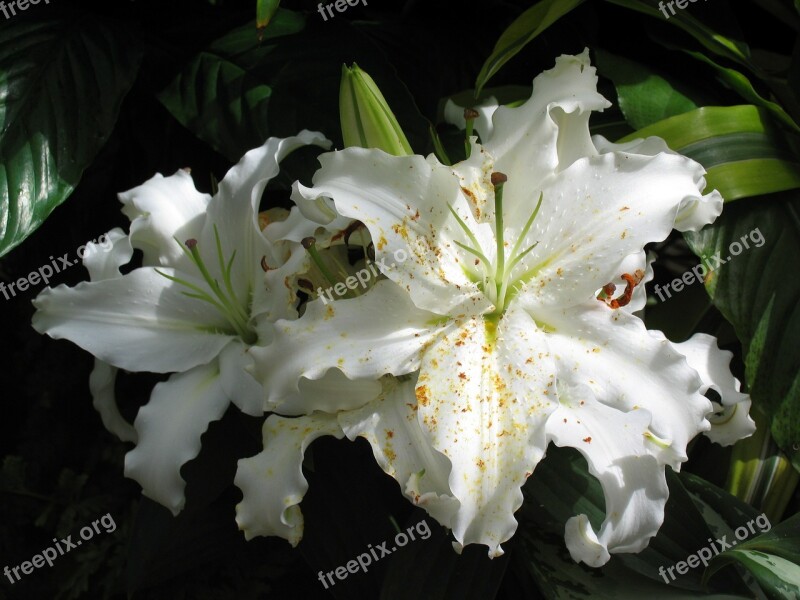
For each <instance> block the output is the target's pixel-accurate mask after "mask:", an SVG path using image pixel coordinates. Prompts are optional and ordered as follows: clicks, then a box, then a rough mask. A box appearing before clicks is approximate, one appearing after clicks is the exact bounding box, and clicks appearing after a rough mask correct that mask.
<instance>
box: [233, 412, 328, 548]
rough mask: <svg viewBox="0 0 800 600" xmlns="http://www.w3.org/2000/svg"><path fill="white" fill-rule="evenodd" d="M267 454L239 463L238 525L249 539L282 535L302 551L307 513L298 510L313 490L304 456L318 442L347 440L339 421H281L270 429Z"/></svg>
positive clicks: (277, 419) (267, 426)
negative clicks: (328, 438)
mask: <svg viewBox="0 0 800 600" xmlns="http://www.w3.org/2000/svg"><path fill="white" fill-rule="evenodd" d="M263 432H264V450H262V451H261V452H260V453H258V454H256V455H255V456H252V457H250V458H243V459H241V460H240V461H239V468H238V469H237V471H236V478H235V479H234V483H235V484H236V486H237V487H238V488H239V489H240V490H242V501H241V502H240V503H239V504H238V505H237V506H236V522H237V523H238V525H239V529H241V530H242V531H244V536H245V538H246V539H248V540H250V539H253V538H254V537H256V536H259V535H264V536H266V535H277V536H280V537H282V538H283V539H285V540H288V541H289V543H290V544H291V545H292V546H296V545H297V544H298V543H299V542H300V539H301V538H302V537H303V513H302V512H301V511H300V507H299V506H298V505H299V504H300V502H301V501H302V499H303V496H304V495H305V493H306V490H308V482H307V481H306V478H305V477H304V476H303V456H304V455H305V452H306V448H308V446H309V445H310V444H311V442H313V441H314V440H315V439H317V438H319V437H322V436H324V435H332V436H334V437H336V438H337V439H341V438H342V437H343V436H344V434H343V433H342V430H341V428H340V427H339V424H338V423H337V422H336V417H335V416H331V415H320V414H317V413H315V414H313V415H308V416H304V417H297V418H296V419H287V418H285V417H279V416H277V415H272V416H270V417H269V418H268V419H267V420H266V422H265V423H264V429H263Z"/></svg>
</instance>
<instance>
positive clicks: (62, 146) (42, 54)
mask: <svg viewBox="0 0 800 600" xmlns="http://www.w3.org/2000/svg"><path fill="white" fill-rule="evenodd" d="M140 60H141V53H140V51H139V50H138V48H137V45H136V43H135V42H134V41H133V40H131V39H130V38H129V37H128V35H127V34H126V33H125V31H124V29H121V28H120V27H118V26H117V25H111V24H108V23H105V22H104V21H101V20H99V19H95V18H93V17H85V16H84V17H76V18H74V19H64V20H45V19H37V20H23V19H20V20H19V21H16V22H12V23H10V24H7V25H5V26H4V27H3V28H2V29H0V256H2V255H3V254H5V253H7V252H8V251H10V250H11V249H12V248H14V247H15V246H17V245H18V244H20V243H21V242H22V241H23V240H24V239H25V238H26V237H28V236H29V235H30V234H31V233H32V232H33V231H35V230H36V229H37V228H38V227H39V225H41V224H42V223H43V222H44V220H45V219H46V218H47V217H48V215H49V214H50V213H51V212H52V211H53V209H55V207H56V206H58V205H59V204H61V203H62V202H63V201H64V200H66V199H67V198H68V197H69V195H70V194H71V193H72V191H73V190H74V189H75V186H76V185H77V184H78V182H79V181H80V179H81V176H82V175H83V172H84V170H85V169H86V168H87V167H88V166H89V165H90V164H91V162H92V160H93V159H94V157H95V156H96V154H97V152H98V150H100V148H101V147H102V146H103V144H104V143H105V141H106V140H107V139H108V136H109V135H110V134H111V131H112V129H113V128H114V124H115V123H116V120H117V116H118V114H119V109H120V105H121V104H122V100H123V98H124V97H125V95H126V93H127V92H128V90H129V89H130V87H131V85H133V81H134V79H135V77H136V73H137V71H138V67H139V62H140Z"/></svg>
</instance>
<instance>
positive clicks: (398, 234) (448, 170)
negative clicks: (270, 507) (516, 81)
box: [240, 52, 721, 566]
mask: <svg viewBox="0 0 800 600" xmlns="http://www.w3.org/2000/svg"><path fill="white" fill-rule="evenodd" d="M606 106H608V102H607V101H606V100H605V99H604V98H603V97H602V96H600V95H599V94H598V93H597V91H596V76H595V70H594V69H593V68H592V67H591V66H590V65H589V60H588V53H587V52H584V54H583V55H580V56H562V57H560V58H559V59H557V61H556V66H555V68H554V69H552V70H550V71H547V72H545V73H543V74H541V75H540V76H538V77H537V78H536V80H535V81H534V88H533V95H532V98H531V99H530V100H529V101H528V102H526V103H525V104H524V105H522V106H520V107H518V108H513V109H512V108H508V107H501V108H498V109H497V111H495V113H494V115H493V122H492V127H491V128H490V129H489V130H488V135H487V136H486V137H485V139H484V140H483V143H482V144H480V145H479V144H477V143H476V142H475V139H474V138H473V140H472V150H471V155H470V158H469V159H468V160H466V161H464V162H462V163H459V164H457V165H454V166H452V167H448V166H445V165H442V164H440V163H439V162H438V161H437V160H436V159H435V157H433V156H429V157H428V158H427V159H426V158H423V157H421V156H409V157H394V156H390V155H388V154H386V153H384V152H381V151H377V150H365V149H359V148H350V149H346V150H343V151H339V152H333V153H328V154H324V155H322V156H321V158H320V162H321V165H322V167H321V169H320V170H319V171H318V172H317V173H316V175H315V177H314V186H313V187H312V188H306V187H304V186H302V185H299V184H298V185H297V188H296V189H297V194H296V195H295V196H296V201H297V202H298V204H299V205H300V206H301V207H303V206H305V209H304V210H305V211H306V213H307V214H308V213H310V212H311V211H312V207H317V208H319V210H320V213H321V214H323V213H330V212H331V209H335V213H336V214H338V215H341V216H343V217H347V218H351V219H356V220H359V221H361V222H363V223H364V224H365V225H366V227H367V228H368V230H369V232H370V234H371V236H372V240H373V242H374V244H375V252H376V259H377V261H378V262H379V263H381V262H382V261H385V262H383V264H384V265H385V266H387V268H385V269H384V273H385V275H386V276H387V278H388V279H387V280H383V281H380V282H379V283H377V284H376V285H375V286H374V287H373V288H372V289H371V290H370V291H369V292H368V293H366V294H364V295H363V296H361V297H359V298H355V299H348V300H343V301H337V302H335V303H330V304H327V305H326V304H324V303H323V302H321V301H319V300H317V301H315V302H312V303H310V304H309V305H308V306H307V308H306V312H305V314H304V316H303V317H301V318H300V319H298V320H295V321H288V320H281V321H279V322H278V323H276V339H275V344H273V345H270V346H268V347H265V348H256V349H253V351H252V353H253V355H254V356H255V357H256V359H257V360H256V363H255V372H256V375H257V377H258V379H259V380H260V381H262V382H264V383H265V384H267V383H268V385H265V390H266V392H267V401H268V402H269V403H270V404H271V405H275V406H280V405H281V403H285V402H292V403H293V406H296V404H294V403H295V402H298V400H297V398H302V395H301V393H300V392H301V390H300V388H299V387H298V382H299V381H300V380H301V379H302V378H303V377H305V378H308V379H311V380H314V379H318V378H320V377H322V376H323V375H324V374H325V373H326V372H327V371H328V370H329V369H331V368H337V369H339V370H341V371H342V372H343V373H344V374H345V375H346V376H347V377H349V378H351V379H355V378H377V377H380V376H383V375H385V374H392V375H403V374H408V373H413V372H415V371H417V370H419V376H418V380H417V383H416V387H415V396H416V402H415V403H414V404H413V411H414V413H415V414H416V419H417V421H418V422H417V424H418V426H419V428H420V432H421V435H420V436H419V437H418V438H417V440H416V441H415V444H416V445H420V444H422V445H424V447H419V449H418V452H420V453H421V454H423V455H436V456H443V457H446V458H447V459H448V461H449V464H450V471H449V474H448V478H447V482H446V484H445V483H443V482H438V483H437V484H436V485H434V486H432V488H431V490H432V491H434V492H435V493H437V494H438V495H439V497H441V498H444V497H445V496H448V495H451V496H452V500H454V502H445V501H444V500H443V501H442V504H440V506H439V509H440V510H437V511H432V512H431V514H432V515H433V516H434V517H436V518H438V519H439V520H440V522H442V523H443V524H444V525H446V526H448V527H450V528H451V529H452V531H453V535H454V537H455V539H456V548H457V549H460V548H461V547H462V546H463V545H465V544H470V543H481V544H485V545H487V546H488V547H489V555H490V556H498V555H500V554H502V548H501V544H502V543H503V542H504V541H506V540H508V539H509V538H510V537H511V536H512V535H513V533H514V531H515V529H516V527H517V523H516V520H515V519H514V516H513V515H514V512H515V511H516V510H517V509H518V508H519V507H520V505H521V503H522V492H521V489H520V488H521V486H522V485H523V484H524V483H525V481H526V479H527V478H528V477H529V476H530V475H531V474H532V473H533V472H534V469H535V467H536V465H537V464H538V462H539V461H540V460H541V459H542V457H543V456H544V454H545V451H546V448H547V445H548V443H549V442H550V441H553V442H555V443H556V444H557V445H569V446H573V447H576V448H577V449H578V450H579V451H580V452H581V453H582V454H583V455H584V456H585V457H586V459H587V461H588V463H589V468H590V470H591V472H592V473H593V474H594V475H595V476H597V477H598V478H599V479H600V481H601V483H602V485H603V489H604V492H605V496H606V507H607V517H606V520H605V522H604V523H603V526H602V527H601V529H600V531H599V532H595V531H593V530H592V528H591V526H590V525H589V523H588V520H587V519H586V518H585V516H583V515H579V516H576V517H574V518H573V519H571V520H570V522H569V523H568V524H567V532H566V539H567V545H568V547H569V550H570V552H571V553H572V556H573V557H574V558H575V559H576V560H582V561H584V562H586V563H588V564H590V565H595V566H596V565H600V564H603V563H604V562H606V561H607V560H608V559H609V553H610V552H635V551H638V550H641V549H642V548H643V547H644V546H645V545H646V544H647V542H648V540H649V538H650V537H652V536H653V535H655V533H656V531H657V529H658V527H659V526H660V524H661V522H662V520H663V510H664V504H665V502H666V498H667V487H666V484H665V476H664V468H665V465H670V466H671V467H672V468H674V469H679V468H680V464H681V462H682V461H685V460H686V458H687V456H686V446H687V443H688V442H689V440H691V439H692V438H693V437H694V436H695V435H696V434H697V433H699V432H701V431H705V430H707V429H709V427H710V425H709V422H708V420H707V419H706V415H707V414H710V413H712V411H713V409H712V405H711V403H710V402H709V400H707V399H706V398H705V397H704V396H703V394H702V393H701V392H702V391H704V390H705V389H706V387H708V385H707V384H706V383H704V382H703V380H702V379H701V377H700V375H699V374H698V372H697V371H696V370H695V369H694V368H692V366H690V364H689V363H687V360H686V358H684V356H683V354H682V353H681V352H680V351H679V350H678V348H677V347H676V346H674V345H673V344H671V343H670V342H668V341H667V340H665V339H663V337H661V338H659V337H657V336H652V335H650V334H649V332H648V331H647V329H646V328H645V326H644V324H643V323H642V321H641V320H640V319H639V318H638V317H636V316H635V315H633V314H630V313H629V312H627V311H626V310H618V308H619V307H624V305H625V303H626V301H627V300H629V298H630V296H631V295H632V292H634V291H636V290H635V287H636V284H637V282H640V281H641V279H642V277H643V276H644V273H637V272H634V273H631V272H629V271H628V270H627V269H629V268H630V267H629V265H630V264H631V262H632V263H633V264H637V265H641V266H642V267H641V268H642V269H643V268H644V265H645V254H644V251H643V247H644V245H645V244H647V243H648V242H651V241H657V240H662V239H664V238H665V237H666V236H667V235H668V234H669V232H670V230H671V229H672V228H673V227H674V226H675V223H676V218H677V216H678V215H679V211H682V210H685V209H686V207H687V206H702V205H709V206H712V205H713V206H716V205H718V204H719V203H720V202H721V199H720V198H719V194H718V193H717V192H716V191H714V192H711V193H710V194H707V195H706V196H702V190H703V188H704V186H705V182H704V180H703V172H704V171H703V169H702V167H701V166H700V165H699V164H697V163H696V162H694V161H692V160H690V159H688V158H685V157H682V156H680V155H677V154H675V153H669V152H649V150H650V149H651V148H652V147H653V142H652V141H650V142H646V143H645V144H644V146H643V147H644V148H645V149H646V150H648V151H644V152H641V153H636V152H631V151H624V150H621V149H619V148H616V147H613V146H611V145H609V144H608V143H607V142H604V141H602V140H600V141H599V142H598V144H599V145H596V144H595V142H593V140H592V138H591V137H590V135H589V129H588V121H589V116H590V113H591V111H592V110H601V109H603V108H604V107H606ZM596 141H597V140H596ZM329 199H332V201H331V200H329ZM327 218H328V219H329V220H330V219H333V218H334V217H333V216H332V215H328V217H327ZM388 266H391V268H388ZM623 275H625V277H622V276H623ZM611 282H613V283H624V284H625V286H626V292H628V293H624V294H622V295H620V296H619V297H617V298H608V299H607V301H606V302H598V300H597V299H596V296H597V294H598V291H599V290H600V289H601V288H605V289H606V290H610V288H609V287H607V286H606V284H608V283H611ZM638 303H640V302H639V301H638V300H637V304H638ZM300 402H301V403H302V400H300ZM350 408H352V407H350ZM312 410H317V411H324V412H322V413H320V412H317V413H314V414H310V413H311V411H312ZM337 410H338V409H337V407H333V406H330V407H328V408H327V409H326V407H325V406H324V405H320V404H319V403H316V404H315V405H314V406H313V408H312V407H310V406H309V408H308V410H307V411H306V412H307V413H309V416H306V417H300V419H305V421H301V422H298V423H289V422H284V421H279V420H278V419H279V418H278V417H274V418H271V419H272V424H273V426H274V428H275V429H276V432H278V431H279V430H280V429H281V428H286V427H289V428H294V429H293V430H294V433H293V434H292V435H293V438H292V439H294V440H295V445H296V446H297V447H299V448H300V449H302V448H303V447H304V446H303V444H304V443H305V442H304V441H302V440H305V439H307V436H308V435H310V434H311V433H310V432H312V431H324V432H327V433H334V434H337V435H341V433H336V432H338V431H339V430H340V429H342V430H343V429H344V427H343V421H344V420H347V421H348V422H350V421H351V419H350V418H349V417H342V416H341V415H339V416H338V417H337V418H336V420H337V423H333V419H334V417H333V416H331V415H333V414H335V412H336V411H337ZM364 410H365V411H367V413H368V414H369V409H366V408H365V409H364ZM325 413H328V414H327V415H326V414H325ZM293 414H297V413H296V412H295V413H293ZM374 414H375V415H377V416H376V417H375V418H378V419H379V418H382V413H381V412H380V411H378V410H377V409H376V410H375V412H374ZM367 421H368V418H367V416H365V417H363V418H362V421H361V422H367ZM276 434H277V433H276ZM348 435H349V434H348ZM304 436H305V437H304ZM298 440H300V441H298ZM267 444H268V445H269V444H270V441H269V440H267ZM268 447H269V446H268ZM273 448H274V446H273ZM378 454H379V452H378V451H377V450H376V455H378ZM262 458H263V457H262ZM421 460H422V459H420V461H421ZM426 460H429V461H430V458H428V459H426ZM266 464H270V463H269V461H267V460H266V459H265V463H263V464H260V465H258V466H259V468H261V472H263V471H264V467H266ZM271 464H274V462H273V463H271ZM293 465H294V467H293V469H294V470H295V471H296V470H297V469H298V466H297V465H298V463H297V460H296V459H295V461H294V463H293ZM252 466H253V467H255V466H256V465H255V464H254V465H252ZM241 468H242V466H241V464H240V469H241ZM296 475H297V473H295V476H296ZM404 476H405V475H404ZM398 480H400V479H398ZM423 480H424V478H423ZM295 483H296V482H295ZM406 483H407V482H404V481H401V484H402V485H404V487H406ZM295 489H296V485H295ZM273 493H274V491H273ZM301 496H302V493H300V494H299V495H298V494H295V495H293V496H292V498H291V500H286V504H285V506H295V505H296V504H297V502H299V497H301ZM412 497H413V495H412ZM443 506H447V509H443V508H442V507H443ZM296 517H297V515H296V514H291V515H288V514H287V515H282V517H281V519H282V520H281V522H282V523H283V524H285V525H287V526H293V525H292V524H293V523H295V522H296ZM275 523H277V521H273V525H272V529H270V526H265V527H264V528H262V531H274V530H275ZM296 531H297V530H295V533H296ZM283 535H285V536H286V535H288V534H287V533H286V532H283Z"/></svg>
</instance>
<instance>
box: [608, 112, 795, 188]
mask: <svg viewBox="0 0 800 600" xmlns="http://www.w3.org/2000/svg"><path fill="white" fill-rule="evenodd" d="M651 135H656V136H659V137H661V138H663V139H664V140H665V141H666V142H667V144H668V145H669V147H670V148H672V149H673V150H675V151H677V152H680V153H681V154H685V155H686V156H688V157H690V158H693V159H695V160H697V161H698V162H699V163H700V164H702V165H703V166H704V167H705V168H706V170H707V171H708V174H707V175H706V183H707V189H709V190H711V189H713V188H716V189H718V190H719V191H720V193H721V194H722V197H723V198H725V200H726V201H731V200H736V199H739V198H745V197H750V196H757V195H761V194H770V193H773V192H780V191H785V190H791V189H795V188H798V187H800V160H798V158H797V157H796V156H794V155H793V154H792V153H791V152H790V151H789V150H788V149H787V148H786V147H785V144H784V143H783V140H782V138H781V137H780V135H779V134H778V133H777V132H776V131H775V129H774V127H772V125H771V119H770V117H769V114H768V113H767V112H766V111H765V110H763V109H758V108H756V107H755V106H752V105H743V106H725V107H722V106H707V107H703V108H698V109H696V110H693V111H690V112H688V113H684V114H681V115H676V116H674V117H669V118H667V119H664V120H662V121H659V122H657V123H654V124H653V125H650V126H648V127H644V128H642V129H640V130H638V131H636V132H635V133H632V134H630V135H628V136H625V137H624V138H622V139H621V140H620V141H629V140H632V139H636V138H641V137H647V136H651Z"/></svg>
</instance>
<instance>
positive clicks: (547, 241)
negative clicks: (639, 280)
mask: <svg viewBox="0 0 800 600" xmlns="http://www.w3.org/2000/svg"><path fill="white" fill-rule="evenodd" d="M701 171H702V167H701V166H700V165H699V164H698V163H695V162H694V161H691V160H689V159H688V158H684V157H682V156H677V155H673V154H659V155H657V156H654V157H649V156H639V155H635V154H622V153H617V154H603V155H600V156H596V157H593V158H585V159H580V160H577V161H576V162H575V163H573V164H572V166H570V167H569V168H568V169H567V170H566V171H564V172H562V174H561V177H558V178H556V179H555V180H553V182H552V184H551V185H549V186H546V187H545V188H544V190H543V201H542V206H541V210H540V212H539V215H538V216H537V217H536V220H535V221H534V223H533V226H532V227H531V230H530V232H529V233H528V236H527V239H526V240H525V243H524V244H523V247H527V246H530V245H532V244H534V243H536V242H538V245H537V246H536V248H534V250H533V251H532V252H531V253H529V254H528V255H527V256H526V257H525V258H524V260H522V261H521V262H520V263H519V265H518V266H517V270H518V272H517V273H516V274H514V275H513V276H512V279H517V278H519V279H522V280H528V281H530V286H529V293H530V294H532V295H534V296H536V297H538V299H539V302H541V303H542V304H548V305H551V306H552V305H557V306H569V305H574V304H576V303H579V302H580V303H582V302H584V301H587V300H589V299H591V298H592V297H593V296H594V294H595V292H596V290H597V289H598V288H600V287H602V286H603V285H605V284H606V283H608V282H609V281H614V280H615V279H616V278H617V277H619V276H620V275H621V274H622V270H621V264H622V262H623V260H624V259H625V258H626V257H627V256H629V255H631V254H636V253H639V252H641V251H642V248H643V247H644V246H645V244H647V243H649V242H653V241H660V240H663V239H665V238H666V237H667V235H669V233H670V231H671V230H672V228H673V225H674V222H675V214H676V212H677V210H678V206H679V205H680V204H681V202H682V201H684V199H686V198H688V197H693V196H694V197H696V196H697V195H698V194H699V190H698V187H697V184H696V183H695V181H696V179H697V178H700V179H702V177H700V175H699V173H700V172H701ZM510 181H511V176H509V182H510ZM536 194H537V195H538V192H536ZM534 200H535V198H533V197H531V198H529V203H528V204H529V205H530V203H532V202H534ZM526 210H528V212H529V211H530V208H527V209H526ZM524 221H525V219H523V222H524ZM512 222H518V221H512ZM521 226H522V225H521V224H520V225H518V227H521Z"/></svg>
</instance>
